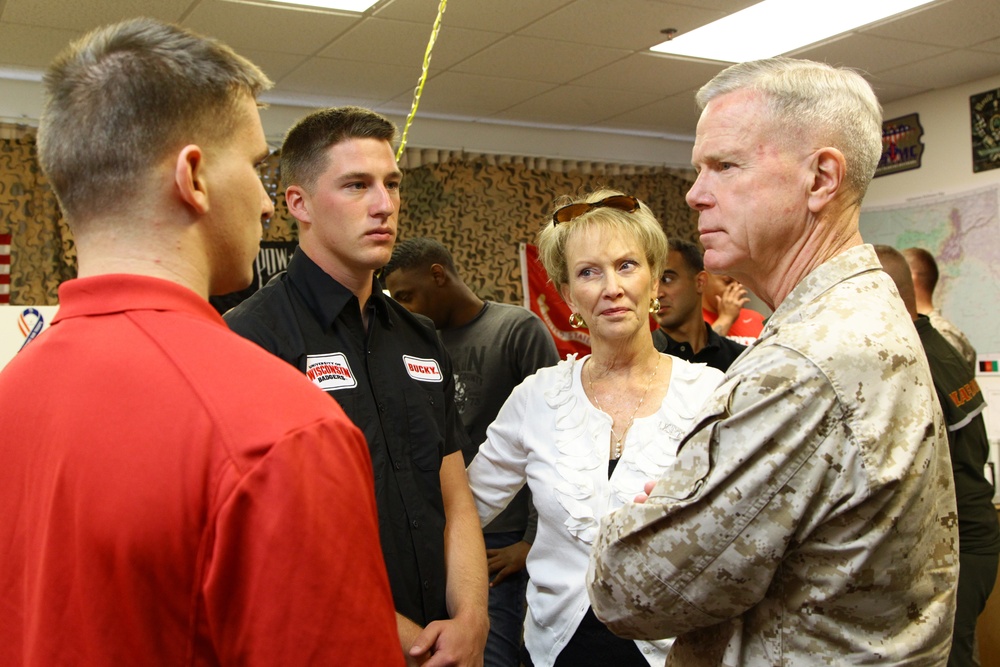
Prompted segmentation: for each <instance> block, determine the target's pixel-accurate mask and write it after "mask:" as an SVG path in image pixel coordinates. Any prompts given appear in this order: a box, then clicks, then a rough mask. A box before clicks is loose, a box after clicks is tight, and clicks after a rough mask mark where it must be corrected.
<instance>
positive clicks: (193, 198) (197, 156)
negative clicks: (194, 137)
mask: <svg viewBox="0 0 1000 667" xmlns="http://www.w3.org/2000/svg"><path fill="white" fill-rule="evenodd" d="M204 172H205V155H204V153H203V152H202V150H201V147H200V146H197V145H195V144H188V145H187V146H185V147H184V148H182V149H181V150H180V152H179V153H177V160H176V162H175V163H174V185H175V186H176V188H177V194H178V196H179V197H180V198H181V201H183V202H184V203H185V204H187V205H188V206H189V207H190V208H191V209H192V211H194V213H196V214H197V215H204V214H205V213H207V212H208V208H209V206H208V189H207V186H206V183H205V173H204Z"/></svg>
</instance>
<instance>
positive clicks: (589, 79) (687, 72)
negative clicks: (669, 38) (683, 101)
mask: <svg viewBox="0 0 1000 667" xmlns="http://www.w3.org/2000/svg"><path fill="white" fill-rule="evenodd" d="M725 67H726V65H725V64H722V63H707V62H693V61H687V60H681V59H678V58H669V57H666V56H661V55H657V54H653V53H636V54H634V55H632V56H629V57H628V58H625V59H623V60H619V61H618V62H615V63H612V64H611V65H608V66H607V67H602V68H601V69H599V70H597V71H595V72H591V73H589V74H585V75H583V76H581V77H579V78H578V79H576V80H574V81H573V83H574V84H577V85H581V86H589V87H592V88H607V89H609V90H632V91H637V92H643V91H650V92H652V93H654V94H656V95H659V96H664V97H665V96H668V95H674V94H676V93H679V92H681V91H682V90H688V89H691V88H700V87H701V86H702V85H704V84H705V83H707V82H708V80H709V79H711V78H712V77H713V76H715V75H716V74H718V73H719V72H721V71H722V70H723V69H725Z"/></svg>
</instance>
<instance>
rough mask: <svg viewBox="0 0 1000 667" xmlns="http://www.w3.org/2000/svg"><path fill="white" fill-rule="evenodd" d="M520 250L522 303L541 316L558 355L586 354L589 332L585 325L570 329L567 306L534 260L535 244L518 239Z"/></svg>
mask: <svg viewBox="0 0 1000 667" xmlns="http://www.w3.org/2000/svg"><path fill="white" fill-rule="evenodd" d="M520 254H521V281H522V283H523V290H524V307H525V308H528V309H530V310H531V312H533V313H534V314H535V315H538V316H539V317H540V318H542V322H544V323H545V326H546V328H548V330H549V333H550V334H552V338H553V339H554V340H555V342H556V349H557V350H559V356H560V357H561V358H565V357H566V355H567V354H573V353H579V355H580V356H583V355H585V354H590V334H589V333H587V330H586V329H574V328H573V327H571V326H570V325H569V315H570V311H569V306H567V305H566V302H565V301H563V300H562V297H561V296H559V291H558V290H557V289H556V286H555V285H553V284H552V282H551V281H550V280H549V276H548V274H547V273H545V268H544V267H543V266H542V264H541V262H539V261H538V248H536V247H535V246H533V245H531V244H530V243H522V244H521V248H520Z"/></svg>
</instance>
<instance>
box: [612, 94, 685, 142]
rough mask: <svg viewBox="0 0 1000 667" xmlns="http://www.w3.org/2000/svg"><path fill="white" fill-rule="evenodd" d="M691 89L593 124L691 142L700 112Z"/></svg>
mask: <svg viewBox="0 0 1000 667" xmlns="http://www.w3.org/2000/svg"><path fill="white" fill-rule="evenodd" d="M695 92H696V91H695V90H693V89H692V90H689V91H685V92H683V93H679V94H677V95H672V96H670V97H667V98H664V99H660V100H657V101H655V102H653V103H652V104H647V105H645V106H637V107H635V108H633V109H629V110H628V111H626V112H624V113H621V114H618V115H617V116H614V117H612V118H608V119H607V120H604V121H601V122H598V123H596V125H597V126H599V127H608V128H618V129H625V130H633V131H637V132H652V133H656V134H667V135H673V137H674V138H684V139H690V140H692V141H693V140H694V127H695V126H696V125H697V124H698V118H699V117H700V116H701V111H700V110H699V109H698V105H697V104H696V103H695V101H694V94H695Z"/></svg>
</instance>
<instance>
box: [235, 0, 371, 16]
mask: <svg viewBox="0 0 1000 667" xmlns="http://www.w3.org/2000/svg"><path fill="white" fill-rule="evenodd" d="M230 2H241V3H243V4H247V5H263V6H268V5H279V6H280V5H291V6H292V8H295V9H306V8H309V7H312V8H315V9H324V10H334V11H342V12H357V13H359V14H360V13H362V12H364V11H366V10H367V9H368V8H369V7H371V6H372V5H374V4H375V3H376V2H378V0H230Z"/></svg>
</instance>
